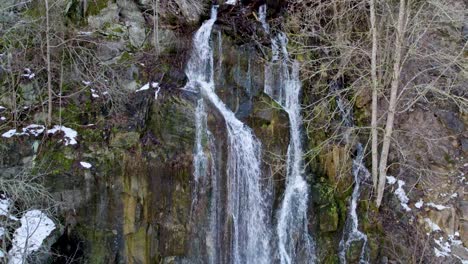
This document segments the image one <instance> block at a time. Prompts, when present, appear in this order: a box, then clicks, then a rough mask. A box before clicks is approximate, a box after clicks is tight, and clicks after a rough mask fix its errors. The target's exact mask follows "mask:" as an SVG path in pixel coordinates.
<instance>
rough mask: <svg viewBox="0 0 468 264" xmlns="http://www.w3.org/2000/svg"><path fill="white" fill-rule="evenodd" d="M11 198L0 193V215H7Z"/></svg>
mask: <svg viewBox="0 0 468 264" xmlns="http://www.w3.org/2000/svg"><path fill="white" fill-rule="evenodd" d="M10 206H11V200H10V199H9V198H7V197H5V195H3V194H2V195H0V215H4V216H8V215H9V212H10Z"/></svg>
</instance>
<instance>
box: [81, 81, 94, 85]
mask: <svg viewBox="0 0 468 264" xmlns="http://www.w3.org/2000/svg"><path fill="white" fill-rule="evenodd" d="M81 83H83V84H84V85H85V86H89V85H90V84H91V83H92V82H90V81H81Z"/></svg>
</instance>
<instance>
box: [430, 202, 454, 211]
mask: <svg viewBox="0 0 468 264" xmlns="http://www.w3.org/2000/svg"><path fill="white" fill-rule="evenodd" d="M426 205H427V206H429V207H432V208H435V209H437V210H438V211H442V210H444V209H448V208H450V207H447V206H445V205H441V204H435V203H427V204H426Z"/></svg>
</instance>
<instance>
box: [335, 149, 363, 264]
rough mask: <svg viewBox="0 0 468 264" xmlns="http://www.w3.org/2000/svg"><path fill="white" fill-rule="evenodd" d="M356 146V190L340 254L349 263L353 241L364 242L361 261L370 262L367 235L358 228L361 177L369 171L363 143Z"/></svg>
mask: <svg viewBox="0 0 468 264" xmlns="http://www.w3.org/2000/svg"><path fill="white" fill-rule="evenodd" d="M356 148H357V150H356V158H355V159H354V160H353V176H354V190H353V195H352V197H351V202H350V205H349V209H348V217H347V218H346V223H345V227H344V231H343V237H342V239H341V241H340V245H339V254H338V255H339V257H340V262H341V263H343V264H345V263H347V261H346V252H347V251H348V250H349V249H350V247H351V246H352V244H353V243H362V245H361V255H360V258H359V263H361V264H365V263H368V261H367V258H368V252H367V236H366V235H365V234H364V233H363V232H361V231H359V229H358V226H359V222H358V215H357V212H356V209H357V202H358V200H359V195H360V194H361V192H360V186H361V179H366V178H367V177H369V171H368V170H367V168H366V166H365V165H364V163H363V159H364V151H363V149H362V145H361V144H360V143H358V144H357V146H356Z"/></svg>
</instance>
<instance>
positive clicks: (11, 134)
mask: <svg viewBox="0 0 468 264" xmlns="http://www.w3.org/2000/svg"><path fill="white" fill-rule="evenodd" d="M15 135H17V132H16V129H11V130H8V131H7V132H5V133H3V134H2V137H4V138H11V137H12V136H15Z"/></svg>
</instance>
